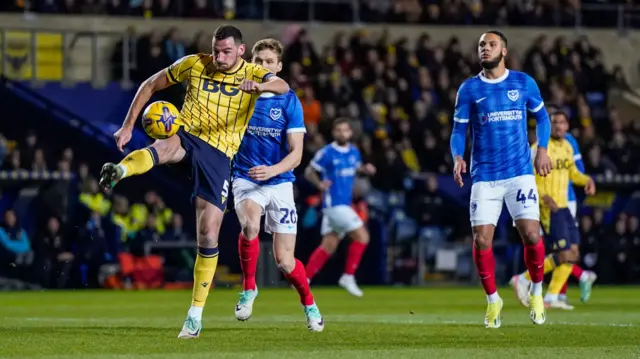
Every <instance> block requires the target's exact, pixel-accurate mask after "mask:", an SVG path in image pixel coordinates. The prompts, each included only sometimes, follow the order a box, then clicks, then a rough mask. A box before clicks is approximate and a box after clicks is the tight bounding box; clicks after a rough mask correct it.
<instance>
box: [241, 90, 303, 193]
mask: <svg viewBox="0 0 640 359" xmlns="http://www.w3.org/2000/svg"><path fill="white" fill-rule="evenodd" d="M293 132H306V130H305V127H304V116H303V115H302V105H301V104H300V100H298V97H297V96H296V94H295V92H293V91H292V90H290V91H289V92H288V93H286V94H284V95H273V94H270V93H264V94H262V95H261V96H260V97H259V98H258V100H257V101H256V107H255V110H254V111H253V116H251V120H249V127H247V132H246V133H245V135H244V138H243V139H242V143H241V144H240V148H239V149H238V153H236V155H235V157H234V158H233V178H243V179H246V180H248V181H251V182H254V183H259V184H261V185H275V184H278V183H283V182H294V181H295V179H296V177H295V176H294V175H293V171H289V172H285V173H283V174H280V175H278V176H275V177H272V178H270V179H268V180H266V181H255V180H253V179H251V178H249V174H248V172H249V169H251V168H252V167H255V166H260V165H265V166H273V165H275V164H277V163H278V162H280V161H282V159H283V158H284V157H286V156H287V155H288V154H289V144H288V142H287V134H288V133H293Z"/></svg>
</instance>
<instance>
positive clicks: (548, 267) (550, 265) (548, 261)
mask: <svg viewBox="0 0 640 359" xmlns="http://www.w3.org/2000/svg"><path fill="white" fill-rule="evenodd" d="M555 267H556V261H555V260H554V259H553V254H550V255H548V256H547V258H545V259H544V274H547V273H549V272H551V271H552V270H553V269H554V268H555ZM522 275H523V276H524V277H525V279H526V280H528V281H529V282H531V276H530V275H529V271H524V273H522Z"/></svg>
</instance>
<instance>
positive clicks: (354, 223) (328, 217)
mask: <svg viewBox="0 0 640 359" xmlns="http://www.w3.org/2000/svg"><path fill="white" fill-rule="evenodd" d="M362 226H364V223H362V219H360V216H358V214H357V213H356V211H354V210H353V208H351V206H346V205H340V206H335V207H331V208H325V209H323V210H322V227H321V228H320V233H321V234H322V235H323V236H324V235H325V234H328V233H331V232H334V233H337V234H338V236H339V237H340V238H342V237H343V236H344V235H345V234H348V233H351V232H353V231H355V230H356V229H359V228H360V227H362Z"/></svg>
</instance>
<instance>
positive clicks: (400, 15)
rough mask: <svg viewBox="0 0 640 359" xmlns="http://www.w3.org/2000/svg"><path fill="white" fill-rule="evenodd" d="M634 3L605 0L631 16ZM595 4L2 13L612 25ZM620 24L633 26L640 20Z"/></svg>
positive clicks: (127, 6) (584, 0)
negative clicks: (628, 12)
mask: <svg viewBox="0 0 640 359" xmlns="http://www.w3.org/2000/svg"><path fill="white" fill-rule="evenodd" d="M635 4H636V2H635V1H633V0H615V1H607V2H606V4H605V5H620V6H624V7H625V9H627V11H633V13H634V14H635V7H634V5H635ZM602 5H603V2H602V1H599V0H563V1H552V0H525V1H512V0H429V1H425V0H345V1H330V2H323V1H309V2H304V1H301V2H294V3H289V2H286V1H282V0H242V1H238V0H183V1H182V0H181V1H176V0H31V1H29V0H8V1H5V2H4V4H3V5H0V9H2V6H4V9H3V10H6V11H25V10H29V11H34V12H39V13H45V14H71V15H77V14H89V15H112V16H137V17H144V18H172V17H173V18H175V17H185V18H204V19H213V18H224V19H228V20H231V19H263V18H267V17H268V18H269V19H271V20H288V21H299V20H318V21H330V22H336V21H342V22H351V21H354V20H356V21H362V22H366V23H411V24H438V25H493V26H506V25H509V26H575V25H576V23H579V24H580V25H582V26H617V25H618V22H619V21H620V19H619V17H618V12H617V11H616V10H613V11H603V10H610V8H611V7H610V6H607V7H603V6H602ZM624 21H625V23H627V24H629V25H631V26H634V27H636V26H637V25H638V24H640V18H637V16H629V17H626V18H625V20H624Z"/></svg>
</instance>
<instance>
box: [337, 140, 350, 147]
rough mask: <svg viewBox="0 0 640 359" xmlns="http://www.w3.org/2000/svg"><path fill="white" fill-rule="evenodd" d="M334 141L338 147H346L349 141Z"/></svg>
mask: <svg viewBox="0 0 640 359" xmlns="http://www.w3.org/2000/svg"><path fill="white" fill-rule="evenodd" d="M335 141H336V143H337V144H338V145H339V146H346V145H347V144H348V143H349V140H344V139H342V138H336V139H335Z"/></svg>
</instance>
